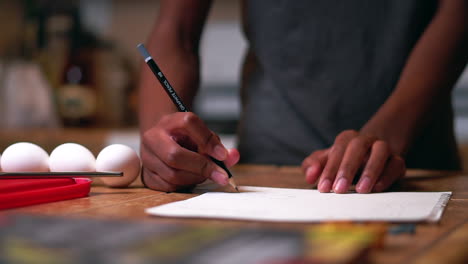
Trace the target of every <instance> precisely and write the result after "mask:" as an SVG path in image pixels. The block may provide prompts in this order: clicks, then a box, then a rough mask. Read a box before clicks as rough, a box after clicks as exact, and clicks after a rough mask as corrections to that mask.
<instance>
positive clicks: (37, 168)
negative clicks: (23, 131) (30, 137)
mask: <svg viewBox="0 0 468 264" xmlns="http://www.w3.org/2000/svg"><path fill="white" fill-rule="evenodd" d="M0 167H1V168H2V171H5V172H47V171H49V154H47V152H46V151H45V150H44V149H42V148H41V147H39V146H38V145H36V144H33V143H29V142H19V143H15V144H13V145H10V146H9V147H8V148H7V149H5V151H4V152H3V155H2V156H1V160H0Z"/></svg>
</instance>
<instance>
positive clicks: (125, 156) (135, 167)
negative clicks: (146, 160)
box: [96, 144, 141, 187]
mask: <svg viewBox="0 0 468 264" xmlns="http://www.w3.org/2000/svg"><path fill="white" fill-rule="evenodd" d="M140 168H141V162H140V158H139V157H138V155H137V154H136V152H135V151H134V150H133V149H132V148H130V147H128V146H125V145H121V144H113V145H110V146H107V147H106V148H104V149H103V150H102V151H101V152H100V153H99V155H98V156H97V159H96V171H103V172H104V171H107V172H120V171H121V172H123V173H124V175H123V177H108V178H106V177H102V178H101V180H102V181H103V182H104V184H106V185H107V186H110V187H126V186H128V185H129V184H130V183H132V182H133V181H134V180H135V178H136V177H138V175H139V174H140Z"/></svg>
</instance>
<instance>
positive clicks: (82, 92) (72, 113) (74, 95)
mask: <svg viewBox="0 0 468 264" xmlns="http://www.w3.org/2000/svg"><path fill="white" fill-rule="evenodd" d="M57 99H58V105H59V110H60V113H61V116H62V117H63V118H67V119H80V118H89V117H92V116H93V115H94V114H95V113H96V108H97V102H96V94H95V92H94V91H93V89H91V88H90V87H88V86H85V85H78V84H67V85H64V86H62V87H61V89H59V92H58V98H57Z"/></svg>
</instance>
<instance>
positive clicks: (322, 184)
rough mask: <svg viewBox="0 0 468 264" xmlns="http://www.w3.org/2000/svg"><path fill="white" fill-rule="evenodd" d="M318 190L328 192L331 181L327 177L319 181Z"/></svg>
mask: <svg viewBox="0 0 468 264" xmlns="http://www.w3.org/2000/svg"><path fill="white" fill-rule="evenodd" d="M318 190H319V192H330V190H331V181H330V180H329V179H325V180H323V181H321V182H320V184H319V186H318Z"/></svg>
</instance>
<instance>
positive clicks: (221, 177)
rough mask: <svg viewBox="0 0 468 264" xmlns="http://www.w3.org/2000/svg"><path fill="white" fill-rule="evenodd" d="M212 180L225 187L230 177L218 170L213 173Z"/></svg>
mask: <svg viewBox="0 0 468 264" xmlns="http://www.w3.org/2000/svg"><path fill="white" fill-rule="evenodd" d="M211 179H212V180H213V181H214V182H216V183H217V184H219V185H223V186H224V185H227V184H228V181H229V179H228V176H227V175H226V174H224V173H222V172H220V171H217V170H215V171H213V172H212V173H211Z"/></svg>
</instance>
